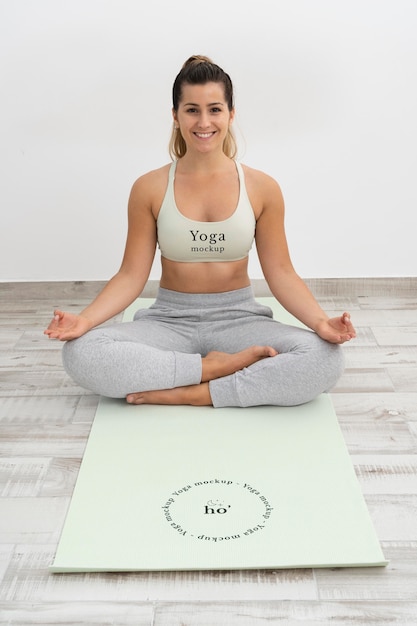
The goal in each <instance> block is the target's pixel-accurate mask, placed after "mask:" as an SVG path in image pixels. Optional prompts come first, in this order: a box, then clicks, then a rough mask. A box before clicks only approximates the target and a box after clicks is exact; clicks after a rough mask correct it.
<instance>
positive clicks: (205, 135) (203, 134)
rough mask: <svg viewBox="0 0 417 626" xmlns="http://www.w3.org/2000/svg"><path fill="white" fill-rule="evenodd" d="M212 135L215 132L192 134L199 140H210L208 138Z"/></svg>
mask: <svg viewBox="0 0 417 626" xmlns="http://www.w3.org/2000/svg"><path fill="white" fill-rule="evenodd" d="M214 133H215V131H212V132H211V133H194V135H195V136H196V137H198V138H199V139H210V137H212V136H213V135H214Z"/></svg>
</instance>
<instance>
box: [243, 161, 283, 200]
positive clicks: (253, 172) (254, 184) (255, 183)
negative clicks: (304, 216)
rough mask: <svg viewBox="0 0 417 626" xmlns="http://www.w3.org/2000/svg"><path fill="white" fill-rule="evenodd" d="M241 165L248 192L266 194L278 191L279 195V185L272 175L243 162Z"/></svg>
mask: <svg viewBox="0 0 417 626" xmlns="http://www.w3.org/2000/svg"><path fill="white" fill-rule="evenodd" d="M241 165H242V168H243V172H244V174H245V183H246V188H247V190H248V193H249V194H254V195H257V196H259V195H260V196H266V195H269V194H271V193H272V194H274V195H276V194H277V193H278V194H279V195H281V188H280V185H279V183H278V181H277V180H276V179H275V178H274V177H273V176H271V175H270V174H267V173H266V172H263V171H262V170H258V169H255V168H253V167H249V165H246V164H244V163H242V164H241Z"/></svg>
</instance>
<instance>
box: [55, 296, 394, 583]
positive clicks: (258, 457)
mask: <svg viewBox="0 0 417 626" xmlns="http://www.w3.org/2000/svg"><path fill="white" fill-rule="evenodd" d="M259 300H260V301H262V302H263V303H265V304H269V305H270V306H272V307H273V309H274V315H275V317H277V318H278V319H281V320H283V321H286V322H293V320H292V319H291V318H289V317H288V314H287V313H285V312H283V311H282V310H281V309H280V307H279V306H278V305H277V304H274V303H273V301H272V299H267V298H260V299H259ZM151 302H152V301H150V300H146V299H142V300H140V301H137V302H136V303H135V304H134V305H133V306H132V307H130V308H129V310H128V311H127V312H126V315H125V319H130V317H131V315H132V312H133V311H134V310H136V309H137V308H139V306H149V304H150V303H151ZM386 564H387V561H386V560H385V559H384V555H383V553H382V551H381V548H380V545H379V542H378V539H377V536H376V534H375V530H374V527H373V525H372V522H371V519H370V517H369V513H368V510H367V507H366V504H365V502H364V499H363V496H362V493H361V490H360V486H359V484H358V481H357V479H356V476H355V472H354V469H353V467H352V463H351V461H350V458H349V455H348V452H347V450H346V446H345V443H344V440H343V437H342V434H341V431H340V428H339V425H338V422H337V418H336V415H335V412H334V409H333V405H332V402H331V399H330V397H329V396H328V395H327V394H323V395H321V396H319V397H318V398H317V399H316V400H314V401H313V402H310V403H308V404H306V405H303V406H299V407H291V408H281V407H256V408H246V409H240V408H227V409H213V408H211V407H201V408H200V407H198V408H196V407H188V406H180V407H170V406H130V405H127V404H126V403H125V402H124V401H122V400H110V399H105V398H102V399H101V400H100V404H99V407H98V410H97V414H96V416H95V420H94V424H93V427H92V431H91V435H90V438H89V441H88V445H87V448H86V451H85V454H84V459H83V462H82V466H81V469H80V473H79V477H78V481H77V484H76V487H75V491H74V495H73V498H72V501H71V504H70V508H69V512H68V515H67V518H66V521H65V525H64V529H63V532H62V536H61V540H60V543H59V546H58V550H57V553H56V557H55V561H54V563H53V565H52V567H51V571H53V572H82V571H139V570H147V571H149V570H199V569H250V568H273V569H276V568H297V567H302V568H305V567H347V566H370V565H373V566H375V565H381V566H382V565H386Z"/></svg>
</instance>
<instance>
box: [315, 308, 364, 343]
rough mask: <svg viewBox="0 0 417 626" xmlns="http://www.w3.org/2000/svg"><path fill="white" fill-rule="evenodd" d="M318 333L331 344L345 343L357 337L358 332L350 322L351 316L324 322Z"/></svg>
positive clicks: (317, 330)
mask: <svg viewBox="0 0 417 626" xmlns="http://www.w3.org/2000/svg"><path fill="white" fill-rule="evenodd" d="M316 333H317V334H318V335H319V336H320V337H321V338H322V339H325V340H326V341H329V342H330V343H345V342H346V341H350V340H351V339H354V338H355V337H356V331H355V329H354V327H353V324H352V322H351V321H350V314H349V313H346V312H345V313H343V315H341V316H340V317H332V318H331V319H328V320H323V321H322V322H320V323H319V325H318V326H317V328H316Z"/></svg>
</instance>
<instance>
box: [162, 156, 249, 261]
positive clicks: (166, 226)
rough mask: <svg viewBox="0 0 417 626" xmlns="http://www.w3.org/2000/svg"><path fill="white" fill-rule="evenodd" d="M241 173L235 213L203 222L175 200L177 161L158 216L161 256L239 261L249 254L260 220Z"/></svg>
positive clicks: (191, 259)
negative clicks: (257, 223) (184, 213)
mask: <svg viewBox="0 0 417 626" xmlns="http://www.w3.org/2000/svg"><path fill="white" fill-rule="evenodd" d="M235 164H236V169H237V172H238V176H239V201H238V204H237V207H236V209H235V211H234V212H233V214H232V215H231V216H230V217H228V218H227V219H225V220H222V221H220V222H199V221H196V220H192V219H190V218H188V217H185V215H183V214H182V213H181V212H180V211H179V210H178V207H177V205H176V203H175V194H174V179H175V170H176V165H177V162H176V161H174V162H173V163H172V165H171V167H170V170H169V176H168V186H167V190H166V193H165V197H164V199H163V202H162V205H161V209H160V211H159V215H158V219H157V222H156V223H157V229H158V245H159V248H160V250H161V255H162V256H163V257H165V258H166V259H169V260H171V261H178V262H183V263H194V262H206V261H217V262H219V261H238V260H240V259H244V258H246V257H247V256H248V254H249V250H250V249H251V247H252V244H253V240H254V237H255V227H256V219H255V215H254V212H253V208H252V205H251V203H250V200H249V197H248V194H247V191H246V186H245V177H244V174H243V169H242V166H241V164H240V163H237V162H235Z"/></svg>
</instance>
